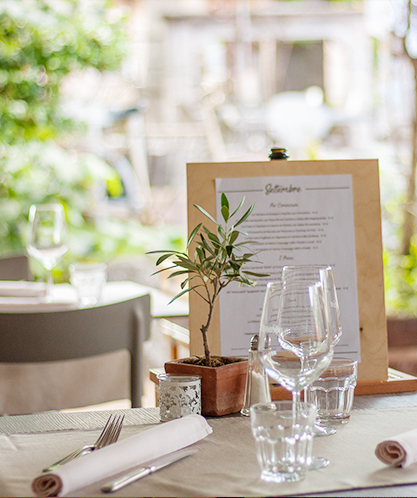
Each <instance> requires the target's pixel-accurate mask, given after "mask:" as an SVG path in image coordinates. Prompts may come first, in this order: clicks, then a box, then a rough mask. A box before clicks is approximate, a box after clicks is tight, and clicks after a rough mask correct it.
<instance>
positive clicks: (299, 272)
mask: <svg viewBox="0 0 417 498" xmlns="http://www.w3.org/2000/svg"><path fill="white" fill-rule="evenodd" d="M282 281H283V283H284V284H285V283H287V284H290V283H291V284H295V283H297V282H299V283H305V284H307V283H310V284H314V283H316V282H321V284H322V287H323V296H324V304H325V309H326V314H327V323H328V326H329V329H330V340H331V341H332V344H333V347H334V346H335V345H336V344H337V343H338V342H339V340H340V337H341V335H342V326H341V322H340V311H339V303H338V299H337V292H336V286H335V283H334V277H333V271H332V268H331V267H330V266H322V265H299V266H284V267H283V269H282ZM304 397H305V398H307V397H308V389H306V390H305V391H304ZM335 432H336V429H335V428H334V427H325V426H322V425H320V424H319V423H316V424H315V426H314V435H315V436H330V435H332V434H335Z"/></svg>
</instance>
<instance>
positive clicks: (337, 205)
mask: <svg viewBox="0 0 417 498" xmlns="http://www.w3.org/2000/svg"><path fill="white" fill-rule="evenodd" d="M298 189H300V190H298ZM221 191H224V192H225V193H226V194H227V196H228V198H229V200H230V202H231V204H232V205H233V206H234V205H235V203H236V202H240V199H241V198H242V197H243V196H245V206H246V207H249V205H250V204H251V203H252V202H255V210H254V212H253V213H252V216H251V217H250V218H249V219H248V221H247V222H246V223H245V226H242V229H246V230H247V231H248V233H250V234H251V236H255V239H256V238H258V240H259V248H260V249H261V248H262V251H261V252H260V254H259V260H260V261H262V266H260V267H257V268H256V269H257V270H260V271H261V272H265V273H269V274H270V277H268V278H266V279H257V280H258V282H257V285H256V287H254V288H243V287H238V286H237V287H235V288H233V289H232V288H231V289H230V291H231V292H230V293H229V294H228V293H226V294H225V295H224V296H221V298H220V302H219V303H218V304H219V305H218V306H216V308H215V312H214V314H213V319H212V323H211V326H210V329H209V343H210V347H211V351H212V354H224V355H229V354H235V355H236V356H242V355H244V354H245V353H244V350H246V354H247V350H248V348H249V340H250V337H251V335H253V334H254V333H256V332H257V331H258V330H257V326H258V324H259V319H260V309H261V306H262V299H263V295H264V292H265V285H266V282H267V281H268V280H273V279H276V278H278V277H279V272H280V268H281V267H282V265H283V264H296V265H298V264H308V263H314V264H330V265H331V266H332V267H333V268H334V276H335V282H336V286H337V288H338V296H339V301H340V305H341V315H342V327H343V335H342V340H341V342H340V345H339V346H338V348H339V350H340V352H343V354H346V355H348V356H353V357H356V358H357V359H358V360H359V361H360V364H359V368H358V379H359V380H362V381H374V380H377V381H382V380H386V379H387V378H388V344H387V331H386V315H385V302H384V278H383V262H382V233H381V207H380V191H379V170H378V161H377V160H374V159H369V160H334V161H333V160H327V161H285V160H281V161H259V162H227V163H189V164H187V202H188V228H189V231H191V230H192V229H193V228H194V227H195V226H196V225H197V224H198V223H200V222H202V223H204V224H206V226H208V227H209V228H210V229H214V228H215V227H214V225H213V224H212V222H210V221H209V220H207V218H205V217H204V216H203V215H202V213H201V212H200V211H199V210H197V209H196V208H195V207H194V205H195V204H198V205H199V206H201V207H203V208H204V209H205V210H206V211H208V212H209V213H211V214H212V215H213V216H215V217H217V218H218V219H220V216H219V215H218V214H217V206H218V203H219V197H220V193H221ZM262 220H264V221H265V220H267V222H266V223H264V222H263V221H262ZM267 225H270V226H267ZM278 225H280V226H278ZM311 230H315V231H311ZM250 238H252V237H250ZM192 252H193V246H191V248H190V253H191V254H192ZM233 293H237V294H235V295H233ZM240 293H243V294H242V295H241V294H240ZM235 297H236V299H235ZM189 300H190V315H189V328H190V353H191V354H192V355H195V354H202V352H203V347H202V339H201V332H200V327H201V325H202V324H203V323H205V320H206V317H207V312H208V310H207V305H206V303H205V302H204V301H203V300H202V299H201V298H200V297H199V296H198V295H197V294H196V293H194V292H191V293H190V294H189ZM228 300H230V301H228Z"/></svg>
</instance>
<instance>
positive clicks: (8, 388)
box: [0, 281, 188, 414]
mask: <svg viewBox="0 0 417 498" xmlns="http://www.w3.org/2000/svg"><path fill="white" fill-rule="evenodd" d="M144 294H150V295H151V314H152V317H153V318H155V319H161V318H165V317H170V316H172V317H178V316H180V317H181V316H184V315H187V314H188V302H187V301H185V300H178V301H174V303H172V304H168V303H169V301H170V300H171V299H172V295H170V294H167V293H165V292H161V291H160V290H158V289H154V288H152V287H148V286H144V285H141V284H137V283H135V282H130V281H122V282H108V283H107V284H106V285H105V287H104V290H103V298H102V301H101V303H100V305H108V304H113V303H117V302H122V301H125V300H129V299H132V298H136V297H138V296H142V295H144ZM54 297H55V302H54V303H51V304H48V303H43V302H41V301H38V300H36V299H30V300H27V299H17V298H10V299H9V298H2V299H0V312H2V313H7V312H13V313H16V312H18V313H25V312H32V313H33V312H40V311H43V312H44V311H51V312H56V311H59V310H67V309H71V308H74V307H76V306H77V296H76V292H75V289H74V288H73V287H72V286H71V285H70V284H59V285H55V286H54ZM0 326H1V323H0ZM129 361H130V357H129V354H128V352H127V351H125V350H122V351H116V352H114V353H109V354H105V355H102V356H97V357H92V358H87V359H78V360H70V361H65V362H59V363H48V364H24V365H23V364H0V392H1V393H2V395H1V396H0V413H2V414H5V413H7V414H20V413H28V412H29V411H34V410H33V409H31V408H30V407H32V406H36V405H37V403H32V400H39V399H40V398H41V397H47V398H48V406H50V407H53V408H55V409H61V408H64V407H66V406H68V405H67V404H66V403H64V401H68V399H69V400H70V403H71V404H70V405H69V406H79V405H77V404H76V403H77V397H78V390H79V388H80V385H83V389H84V390H86V393H85V399H91V402H89V403H88V404H90V405H93V404H98V403H103V402H107V401H111V400H125V399H128V398H129V378H130V377H129ZM143 369H144V376H146V377H147V376H148V369H147V366H146V365H144V366H143ZM89 376H94V378H96V379H98V382H97V383H95V385H94V387H89V386H88V385H87V384H85V383H83V379H85V378H86V377H89ZM45 379H47V380H48V382H47V383H46V382H45ZM64 387H65V391H64ZM64 392H65V398H66V399H65V400H64V399H63V396H64V394H63V393H64ZM72 400H74V403H75V404H73V403H72ZM41 405H42V403H39V406H41Z"/></svg>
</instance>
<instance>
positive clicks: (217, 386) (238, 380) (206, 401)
mask: <svg viewBox="0 0 417 498" xmlns="http://www.w3.org/2000/svg"><path fill="white" fill-rule="evenodd" d="M233 359H234V360H237V361H235V362H234V363H228V364H227V365H223V366H221V367H204V366H201V365H193V364H191V363H185V362H186V361H187V358H183V359H179V360H173V361H168V362H167V363H165V372H166V373H173V374H189V375H200V376H201V413H202V415H205V416H207V417H218V416H221V415H227V414H229V413H237V412H239V411H240V410H241V409H242V407H243V402H244V397H245V383H246V373H247V368H248V362H247V360H244V359H242V358H233Z"/></svg>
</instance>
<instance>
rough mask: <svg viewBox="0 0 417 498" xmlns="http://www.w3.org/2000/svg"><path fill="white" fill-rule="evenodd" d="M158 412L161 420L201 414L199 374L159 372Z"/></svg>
mask: <svg viewBox="0 0 417 498" xmlns="http://www.w3.org/2000/svg"><path fill="white" fill-rule="evenodd" d="M157 378H158V391H159V412H160V419H161V421H162V422H166V421H168V420H173V419H175V418H181V417H185V416H186V415H191V414H193V413H196V414H197V415H200V414H201V376H200V375H177V374H167V373H163V374H159V375H158V376H157Z"/></svg>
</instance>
